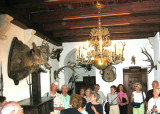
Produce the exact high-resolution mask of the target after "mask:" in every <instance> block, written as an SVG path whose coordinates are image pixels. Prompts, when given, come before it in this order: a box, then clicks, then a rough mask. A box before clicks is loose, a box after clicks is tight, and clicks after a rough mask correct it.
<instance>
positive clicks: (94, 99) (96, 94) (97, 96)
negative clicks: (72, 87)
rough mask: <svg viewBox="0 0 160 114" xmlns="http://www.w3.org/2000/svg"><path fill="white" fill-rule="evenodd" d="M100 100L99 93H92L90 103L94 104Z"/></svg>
mask: <svg viewBox="0 0 160 114" xmlns="http://www.w3.org/2000/svg"><path fill="white" fill-rule="evenodd" d="M99 98H100V96H99V94H98V93H97V92H94V91H93V92H91V96H90V101H91V102H94V101H98V99H99Z"/></svg>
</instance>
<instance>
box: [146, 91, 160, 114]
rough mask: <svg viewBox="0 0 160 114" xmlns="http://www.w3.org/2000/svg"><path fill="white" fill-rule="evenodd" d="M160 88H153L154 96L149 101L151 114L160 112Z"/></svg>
mask: <svg viewBox="0 0 160 114" xmlns="http://www.w3.org/2000/svg"><path fill="white" fill-rule="evenodd" d="M159 94H160V88H155V89H154V90H153V97H152V98H151V99H150V100H149V101H148V112H149V113H150V114H158V113H160V97H159Z"/></svg>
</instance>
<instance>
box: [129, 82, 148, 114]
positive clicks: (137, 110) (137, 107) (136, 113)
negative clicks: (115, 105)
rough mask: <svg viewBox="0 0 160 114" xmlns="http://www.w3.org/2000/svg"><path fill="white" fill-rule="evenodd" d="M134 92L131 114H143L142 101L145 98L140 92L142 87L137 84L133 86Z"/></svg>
mask: <svg viewBox="0 0 160 114" xmlns="http://www.w3.org/2000/svg"><path fill="white" fill-rule="evenodd" d="M133 87H134V89H135V91H133V92H132V98H131V102H132V106H133V114H144V112H145V108H144V100H145V98H146V94H145V93H144V92H143V91H142V85H141V84H140V83H139V82H136V83H134V84H133Z"/></svg>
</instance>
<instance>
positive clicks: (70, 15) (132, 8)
mask: <svg viewBox="0 0 160 114" xmlns="http://www.w3.org/2000/svg"><path fill="white" fill-rule="evenodd" d="M158 4H160V1H143V2H134V3H128V4H121V5H118V4H117V5H107V6H106V7H105V8H103V9H102V17H105V16H120V15H130V14H139V13H152V12H160V7H159V5H158ZM86 18H97V9H96V8H94V7H88V8H78V9H74V10H73V9H68V10H67V9H66V10H63V11H61V12H60V11H58V12H55V11H48V12H35V13H31V18H30V20H31V22H33V23H42V22H43V23H46V22H53V21H57V20H74V19H86Z"/></svg>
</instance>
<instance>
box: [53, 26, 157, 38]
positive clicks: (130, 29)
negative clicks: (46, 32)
mask: <svg viewBox="0 0 160 114" xmlns="http://www.w3.org/2000/svg"><path fill="white" fill-rule="evenodd" d="M107 28H108V29H109V32H110V33H141V32H142V33H145V32H155V31H157V32H158V31H160V25H156V24H146V25H130V26H116V27H107ZM90 32H91V29H90V28H89V29H88V28H87V29H70V30H62V31H55V32H53V36H54V37H64V36H81V35H88V36H89V34H90Z"/></svg>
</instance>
